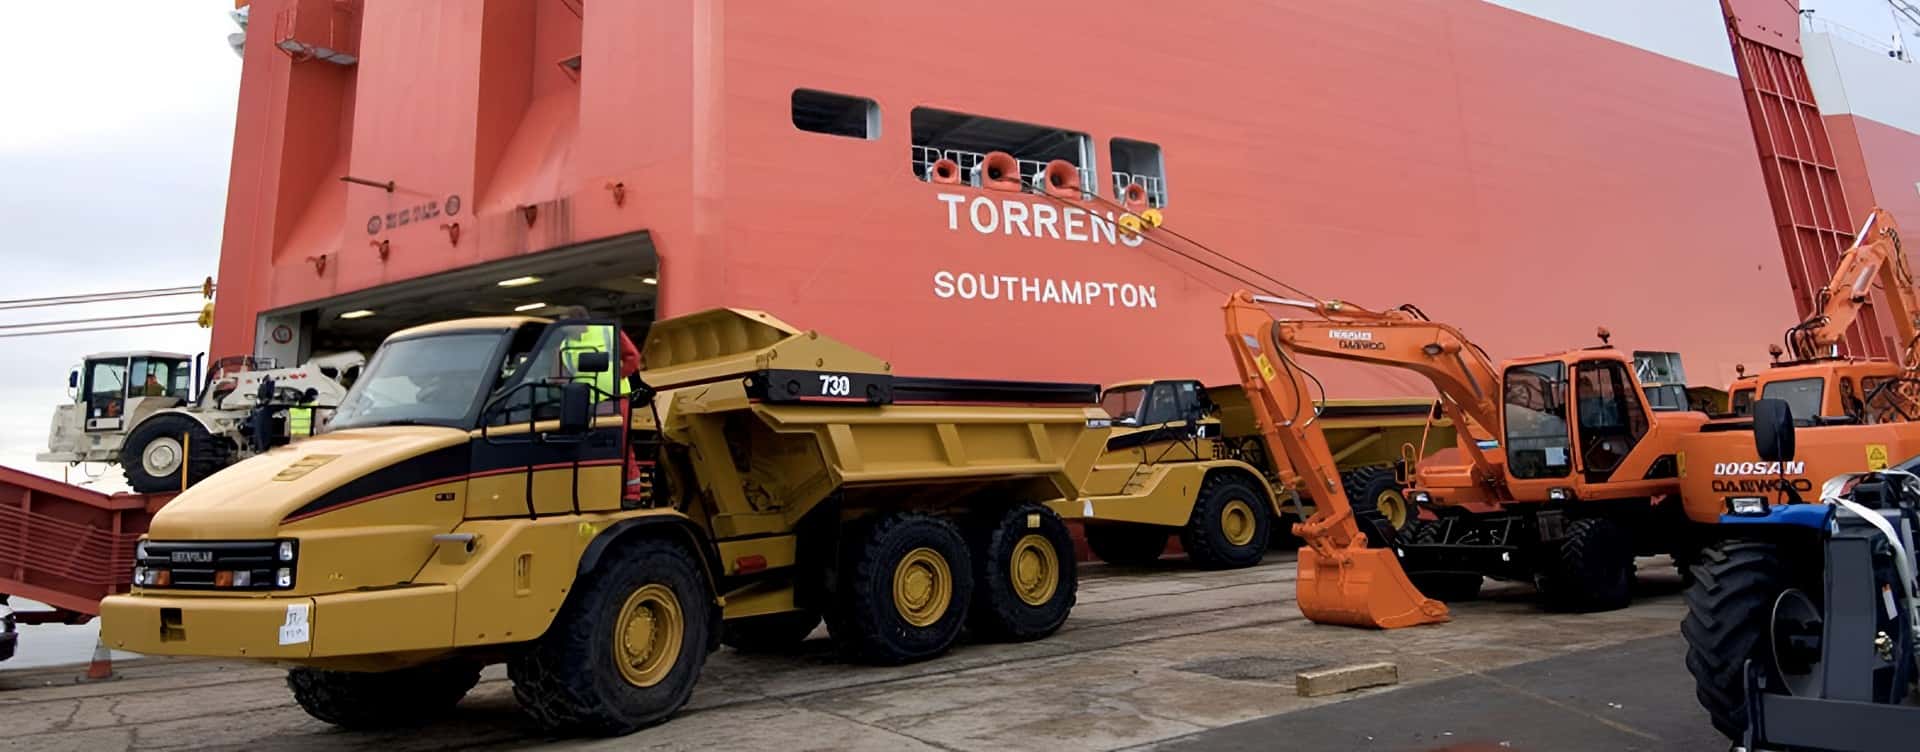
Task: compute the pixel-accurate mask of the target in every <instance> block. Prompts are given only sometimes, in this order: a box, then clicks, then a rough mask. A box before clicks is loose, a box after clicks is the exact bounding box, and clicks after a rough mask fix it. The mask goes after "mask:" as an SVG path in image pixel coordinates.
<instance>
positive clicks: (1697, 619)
mask: <svg viewBox="0 0 1920 752" xmlns="http://www.w3.org/2000/svg"><path fill="white" fill-rule="evenodd" d="M1782 554H1783V552H1782V551H1781V550H1780V547H1778V546H1775V545H1772V544H1768V543H1732V544H1727V545H1724V546H1717V547H1710V548H1707V549H1704V550H1702V551H1701V552H1700V555H1699V557H1698V558H1697V559H1696V560H1695V564H1694V567H1693V584H1692V585H1691V586H1689V587H1688V588H1687V593H1686V598H1687V618H1686V619H1685V620H1683V621H1681V622H1680V635H1681V636H1682V637H1685V638H1686V640H1687V672H1688V673H1691V674H1693V693H1694V695H1695V696H1696V697H1698V698H1699V700H1700V706H1701V707H1703V708H1705V709H1706V711H1707V716H1708V717H1709V718H1711V719H1712V720H1713V727H1714V728H1717V729H1719V730H1720V733H1722V734H1726V735H1727V738H1728V739H1731V740H1734V741H1739V740H1740V738H1741V735H1742V734H1743V733H1744V732H1745V731H1746V729H1747V705H1746V695H1747V690H1746V663H1747V661H1749V660H1752V661H1754V662H1755V663H1756V664H1757V665H1761V666H1767V667H1769V670H1771V666H1772V664H1773V655H1772V654H1773V651H1772V647H1771V643H1770V642H1769V637H1768V635H1769V633H1770V632H1771V631H1772V626H1771V625H1772V621H1773V606H1774V602H1775V601H1776V600H1778V599H1779V597H1780V593H1782V592H1784V591H1785V590H1787V589H1788V588H1789V587H1792V586H1793V583H1792V580H1791V579H1790V577H1789V574H1788V564H1787V562H1785V561H1783V559H1782ZM1816 565H1817V563H1816Z"/></svg>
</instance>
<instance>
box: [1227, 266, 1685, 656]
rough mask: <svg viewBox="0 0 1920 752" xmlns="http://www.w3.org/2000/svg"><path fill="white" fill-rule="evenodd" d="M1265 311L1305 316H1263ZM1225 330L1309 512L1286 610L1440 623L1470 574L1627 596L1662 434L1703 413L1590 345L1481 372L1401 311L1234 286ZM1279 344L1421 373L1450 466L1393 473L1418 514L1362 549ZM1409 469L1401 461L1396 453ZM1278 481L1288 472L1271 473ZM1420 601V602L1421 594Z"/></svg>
mask: <svg viewBox="0 0 1920 752" xmlns="http://www.w3.org/2000/svg"><path fill="white" fill-rule="evenodd" d="M1272 307H1282V308H1293V309H1297V310H1303V311H1306V312H1308V313H1309V314H1311V318H1297V319H1295V318H1288V319H1277V318H1275V316H1274V315H1273V314H1272V313H1270V310H1271V308H1272ZM1225 312H1226V334H1227V342H1228V344H1229V346H1230V347H1231V348H1232V350H1233V353H1234V361H1235V364H1236V365H1237V367H1238V368H1239V372H1240V375H1241V381H1242V383H1243V385H1244V387H1245V389H1246V392H1247V395H1248V397H1249V400H1250V401H1251V402H1252V404H1253V406H1254V411H1255V415H1256V417H1257V418H1258V419H1259V425H1260V429H1261V433H1262V435H1263V437H1264V438H1265V440H1266V442H1267V445H1268V450H1269V451H1270V452H1273V453H1275V454H1283V455H1285V456H1286V458H1287V460H1288V463H1287V464H1288V465H1289V466H1290V467H1291V468H1293V469H1294V472H1298V473H1300V474H1302V475H1305V476H1307V477H1306V478H1305V479H1304V480H1305V481H1306V482H1304V483H1297V484H1295V485H1296V487H1302V488H1305V489H1307V493H1308V494H1309V495H1310V496H1312V498H1313V501H1314V505H1315V512H1314V514H1313V516H1312V517H1310V518H1308V519H1307V520H1306V521H1305V522H1303V523H1301V524H1299V525H1298V526H1296V527H1295V533H1296V534H1297V535H1299V536H1300V537H1301V538H1303V539H1305V541H1306V543H1307V545H1306V547H1304V548H1302V549H1301V551H1300V558H1299V578H1298V585H1297V587H1298V591H1297V594H1298V599H1299V604H1300V610H1301V611H1302V612H1303V613H1304V614H1306V616H1307V617H1308V618H1309V619H1312V620H1313V621H1316V622H1322V623H1331V624H1344V625H1351V626H1365V627H1377V628H1393V627H1403V626H1414V625H1419V624H1431V623H1436V622H1441V621H1445V620H1447V618H1448V617H1447V610H1446V607H1445V606H1444V605H1442V603H1441V602H1440V601H1438V600H1435V598H1436V597H1437V598H1439V599H1441V600H1461V599H1467V598H1471V597H1473V596H1475V595H1477V594H1478V592H1479V588H1480V585H1481V583H1482V580H1483V577H1495V578H1500V579H1515V580H1530V581H1533V582H1535V583H1536V584H1538V585H1540V586H1541V588H1542V590H1543V591H1544V592H1545V594H1546V595H1547V596H1548V598H1549V600H1550V601H1551V602H1553V603H1554V604H1555V605H1557V606H1560V607H1562V608H1566V609H1569V610H1582V611H1592V610H1603V609H1609V608H1619V607H1622V606H1625V605H1626V604H1627V602H1628V599H1629V597H1630V592H1631V584H1632V580H1633V566H1634V565H1633V559H1634V556H1635V555H1636V554H1640V553H1654V552H1666V551H1667V550H1668V549H1667V546H1670V545H1671V544H1672V542H1673V540H1672V539H1673V536H1671V535H1670V534H1669V533H1670V532H1671V530H1672V529H1673V528H1675V527H1676V526H1675V525H1673V524H1671V520H1672V519H1673V517H1674V516H1675V515H1672V514H1671V513H1670V512H1668V511H1667V510H1668V507H1666V506H1665V505H1662V504H1657V502H1659V501H1661V500H1665V499H1668V498H1671V497H1673V496H1675V495H1676V492H1677V491H1678V485H1679V467H1678V461H1677V458H1676V456H1675V452H1674V449H1673V447H1674V445H1675V443H1676V440H1677V438H1678V437H1679V436H1682V435H1686V434H1690V433H1693V432H1695V431H1697V430H1699V428H1700V426H1701V425H1702V424H1703V423H1705V422H1706V420H1707V418H1706V415H1704V414H1702V413H1696V412H1654V411H1653V410H1652V409H1651V408H1650V406H1649V404H1648V402H1647V397H1646V395H1645V393H1644V390H1643V387H1642V385H1641V384H1640V382H1639V381H1638V379H1637V378H1636V376H1635V372H1636V369H1635V362H1634V359H1633V357H1632V356H1631V355H1630V354H1628V353H1622V352H1621V351H1619V350H1615V349H1613V348H1612V347H1611V346H1610V345H1608V344H1606V342H1605V340H1606V337H1607V335H1606V333H1605V331H1604V330H1602V332H1601V337H1602V344H1601V345H1599V346H1597V347H1591V348H1586V349H1582V350H1574V351H1569V352H1564V353H1558V354H1553V355H1545V356H1539V357H1534V358H1526V359H1519V360H1512V361H1507V362H1506V363H1504V364H1501V365H1500V366H1498V367H1496V366H1495V364H1494V362H1493V361H1492V359H1491V358H1489V357H1488V356H1487V355H1486V353H1485V352H1484V351H1482V350H1481V349H1480V348H1479V347H1477V346H1476V345H1474V344H1473V343H1472V342H1471V341H1469V340H1468V339H1467V338H1466V336H1465V335H1464V334H1462V333H1461V332H1460V330H1458V329H1456V328H1454V327H1452V326H1449V325H1447V324H1443V323H1439V322H1435V321H1432V320H1429V319H1428V318H1427V317H1426V316H1425V315H1424V314H1422V313H1421V312H1420V311H1419V310H1418V309H1417V308H1413V307H1410V306H1404V307H1401V308H1398V309H1393V310H1388V311H1372V310H1368V309H1365V308H1361V307H1358V306H1354V305H1352V304H1349V303H1344V302H1341V301H1332V300H1326V301H1321V300H1298V299H1290V298H1281V297H1274V296H1270V295H1257V294H1254V293H1251V292H1247V291H1241V292H1237V293H1235V294H1234V295H1233V296H1232V297H1231V298H1230V299H1229V300H1228V302H1227V304H1226V307H1225ZM1296 354H1300V355H1314V356H1322V357H1330V358H1337V359H1342V360H1352V361H1360V362H1366V363H1374V364H1379V365H1386V366H1391V367H1396V368H1404V369H1407V370H1411V371H1413V372H1415V373H1418V374H1420V375H1422V376H1424V377H1426V378H1427V379H1428V380H1430V381H1432V382H1433V384H1434V386H1435V387H1436V388H1437V389H1438V391H1439V394H1440V406H1441V408H1442V410H1443V411H1444V412H1445V413H1446V414H1447V416H1448V417H1449V418H1451V419H1452V420H1453V421H1454V425H1455V426H1456V427H1465V429H1464V430H1459V431H1458V435H1459V450H1460V455H1461V456H1462V457H1464V458H1465V461H1464V462H1460V463H1454V464H1447V463H1443V462H1437V461H1434V460H1431V459H1430V460H1427V461H1425V462H1424V463H1421V464H1419V465H1418V466H1417V467H1411V468H1410V470H1411V472H1410V475H1411V491H1410V493H1409V498H1410V500H1411V501H1413V502H1414V503H1415V504H1416V505H1417V506H1418V507H1420V509H1421V514H1420V516H1421V519H1419V520H1416V521H1415V522H1414V523H1413V524H1412V525H1411V526H1410V528H1409V530H1408V533H1407V534H1403V535H1402V536H1400V537H1399V538H1398V539H1396V540H1393V541H1391V542H1389V544H1388V545H1387V546H1386V547H1379V546H1376V547H1368V544H1367V540H1366V536H1364V535H1362V534H1361V531H1360V528H1359V526H1358V525H1357V524H1356V522H1355V519H1354V514H1353V509H1352V506H1351V504H1350V503H1349V500H1348V498H1347V496H1346V494H1345V493H1344V492H1343V490H1342V489H1341V487H1340V484H1339V482H1338V477H1339V476H1338V472H1337V470H1336V469H1335V465H1334V462H1333V459H1332V456H1331V454H1330V453H1329V452H1328V450H1327V445H1326V442H1325V440H1324V438H1322V437H1321V435H1320V432H1319V430H1318V429H1317V428H1315V427H1314V426H1313V423H1314V417H1315V416H1314V412H1315V404H1316V400H1315V396H1314V393H1313V392H1312V391H1311V388H1312V381H1313V377H1312V374H1311V373H1309V372H1308V371H1307V370H1306V368H1305V367H1304V366H1303V365H1302V364H1301V363H1300V362H1299V361H1298V360H1297V359H1296ZM1405 464H1408V465H1412V463H1411V462H1408V463H1405ZM1282 480H1283V481H1295V480H1296V479H1293V478H1283V479H1282ZM1430 596H1431V597H1430Z"/></svg>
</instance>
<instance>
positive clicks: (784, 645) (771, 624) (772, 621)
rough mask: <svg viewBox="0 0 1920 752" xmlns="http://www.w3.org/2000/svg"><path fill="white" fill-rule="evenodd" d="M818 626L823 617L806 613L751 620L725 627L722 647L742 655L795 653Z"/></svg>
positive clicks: (760, 617)
mask: <svg viewBox="0 0 1920 752" xmlns="http://www.w3.org/2000/svg"><path fill="white" fill-rule="evenodd" d="M818 626H820V613H819V612H817V611H808V610H805V609H802V610H799V611H788V612H786V613H780V614H766V615H764V616H749V617H747V618H745V619H734V620H732V621H729V622H726V623H725V624H722V625H721V627H720V643H721V644H723V645H726V646H727V647H730V648H733V649H734V650H738V651H740V652H742V653H771V654H785V653H792V652H795V651H797V650H798V649H799V648H800V644H801V643H804V642H806V641H807V636H808V635H811V634H813V629H814V628H815V627H818Z"/></svg>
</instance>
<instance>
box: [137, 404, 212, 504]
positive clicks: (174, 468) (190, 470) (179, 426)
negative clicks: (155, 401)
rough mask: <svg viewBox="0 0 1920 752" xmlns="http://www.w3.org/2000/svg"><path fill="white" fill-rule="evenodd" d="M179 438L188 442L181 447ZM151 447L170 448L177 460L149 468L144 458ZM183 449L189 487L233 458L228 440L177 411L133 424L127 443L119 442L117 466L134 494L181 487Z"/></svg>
mask: <svg viewBox="0 0 1920 752" xmlns="http://www.w3.org/2000/svg"><path fill="white" fill-rule="evenodd" d="M182 437H185V439H186V443H187V444H188V446H186V447H184V448H183V447H182V446H181V439H182ZM150 446H152V447H154V449H155V450H156V452H159V451H161V447H170V448H171V451H172V452H173V456H174V457H175V458H176V459H175V460H174V462H172V463H171V464H169V465H166V466H164V467H158V466H157V467H149V466H148V465H149V464H150V463H148V462H146V461H144V460H145V458H146V453H147V449H148V448H149V447H150ZM183 449H184V451H185V453H186V454H189V455H191V456H190V457H187V458H186V465H187V478H186V485H187V486H188V487H191V486H192V485H193V484H195V483H199V482H200V481H202V480H206V478H207V476H209V475H212V474H214V473H216V472H219V471H220V469H221V468H224V467H226V466H227V465H228V464H229V463H231V462H232V460H233V449H232V447H231V446H230V445H228V444H227V441H226V440H225V439H218V438H214V436H213V434H211V433H208V432H207V427H206V426H203V425H200V421H197V420H194V419H193V418H189V417H187V416H185V415H180V414H178V413H166V414H162V415H155V416H153V417H151V418H148V419H146V420H144V421H141V422H140V425H138V426H135V427H134V429H133V433H130V434H128V435H127V441H126V443H124V444H121V445H120V469H121V471H122V472H124V473H125V474H126V476H127V485H128V486H130V487H132V488H133V490H134V492H136V493H165V492H167V491H178V490H180V488H181V485H180V480H181V479H180V462H179V459H178V458H179V455H180V454H181V453H182V450H183Z"/></svg>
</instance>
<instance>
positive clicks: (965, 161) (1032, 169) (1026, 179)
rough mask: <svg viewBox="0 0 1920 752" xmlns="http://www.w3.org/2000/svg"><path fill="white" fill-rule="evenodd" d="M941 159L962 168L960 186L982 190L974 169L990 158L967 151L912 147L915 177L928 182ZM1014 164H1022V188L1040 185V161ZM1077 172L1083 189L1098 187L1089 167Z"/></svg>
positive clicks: (1043, 169) (1043, 165) (1044, 166)
mask: <svg viewBox="0 0 1920 752" xmlns="http://www.w3.org/2000/svg"><path fill="white" fill-rule="evenodd" d="M942 159H951V160H953V163H954V164H956V165H959V166H960V180H961V182H964V183H966V184H968V185H971V186H973V187H975V188H978V187H980V176H979V175H978V174H976V172H975V171H974V168H975V167H978V166H979V165H980V163H981V162H984V161H986V159H987V155H986V153H984V152H977V151H967V150H965V149H941V148H938V147H933V146H918V145H916V146H914V147H913V174H914V176H916V177H918V178H920V179H921V180H926V179H928V178H927V175H928V170H930V169H932V167H933V163H935V162H938V161H940V160H942ZM1014 161H1016V162H1019V163H1020V182H1021V183H1022V184H1025V185H1029V186H1038V185H1040V176H1041V174H1043V173H1045V172H1046V171H1047V163H1046V162H1044V161H1041V160H1037V159H1017V158H1016V159H1015V160H1014ZM1078 169H1079V171H1080V184H1081V185H1095V183H1094V177H1093V170H1091V169H1088V168H1086V167H1080V168H1078Z"/></svg>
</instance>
